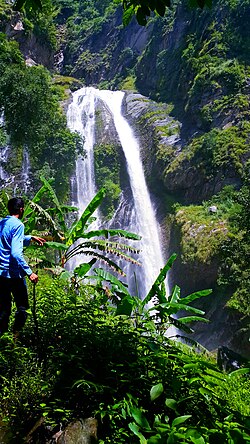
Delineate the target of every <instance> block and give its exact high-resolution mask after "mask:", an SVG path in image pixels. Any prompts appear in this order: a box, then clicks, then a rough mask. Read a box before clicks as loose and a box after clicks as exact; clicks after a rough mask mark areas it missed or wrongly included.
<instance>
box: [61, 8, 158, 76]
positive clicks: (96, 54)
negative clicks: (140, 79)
mask: <svg viewBox="0 0 250 444" xmlns="http://www.w3.org/2000/svg"><path fill="white" fill-rule="evenodd" d="M76 20H78V19H76ZM121 23H122V9H121V8H118V9H116V10H115V12H114V13H112V14H111V15H109V16H108V17H107V18H106V19H105V20H104V21H103V22H102V24H101V26H100V27H99V28H97V29H96V30H94V29H90V30H88V31H87V32H86V33H85V35H84V36H82V38H81V45H80V46H79V47H78V48H76V50H75V51H72V48H71V47H70V45H68V44H67V43H66V45H65V48H64V62H63V67H62V73H65V72H66V73H67V74H70V75H72V76H75V77H78V78H82V79H84V81H85V83H86V85H91V84H92V85H93V84H98V83H100V82H104V81H105V82H107V81H112V82H113V83H115V79H116V81H119V79H122V78H124V77H126V73H127V70H128V69H130V68H132V67H133V66H134V65H135V63H136V60H137V58H138V56H139V55H140V54H141V53H142V51H143V49H144V47H145V45H146V42H147V41H148V39H149V38H150V33H151V30H152V27H151V26H149V27H147V28H144V27H141V26H139V25H138V23H137V22H136V21H135V20H133V21H132V22H131V23H130V24H129V25H128V26H127V27H122V26H121Z"/></svg>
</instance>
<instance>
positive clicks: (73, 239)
mask: <svg viewBox="0 0 250 444" xmlns="http://www.w3.org/2000/svg"><path fill="white" fill-rule="evenodd" d="M42 182H43V186H42V187H41V189H40V190H39V191H38V192H37V194H36V195H35V197H34V198H33V199H32V201H30V202H29V204H28V205H27V206H26V209H25V213H24V218H25V220H26V228H27V229H28V230H29V231H31V230H32V229H34V227H35V226H37V224H39V223H40V225H41V226H43V225H45V226H49V228H50V231H51V233H52V240H48V241H47V242H46V244H45V246H47V247H49V248H53V249H55V250H56V251H57V252H58V253H59V257H60V265H61V267H62V269H63V268H64V267H65V264H66V263H67V262H68V261H69V260H70V259H72V258H73V257H75V256H79V257H80V256H84V257H85V258H86V257H88V256H90V257H91V259H90V261H89V262H83V263H82V264H80V265H79V266H78V267H77V268H76V269H75V271H74V274H77V276H79V277H81V278H82V277H84V276H85V275H86V273H87V272H88V271H89V270H90V268H91V267H92V266H93V265H94V263H95V262H96V261H101V262H104V263H105V264H106V265H107V266H108V267H110V268H111V269H113V270H115V271H116V272H117V273H119V274H121V275H124V272H123V270H122V269H121V267H120V266H119V265H117V264H116V262H115V261H114V260H113V259H111V258H110V255H112V256H116V257H117V258H119V259H123V260H125V261H129V262H132V263H133V264H137V265H139V262H138V261H137V260H136V259H134V258H133V257H132V256H131V254H138V253H139V250H138V249H137V248H134V247H133V246H130V245H128V244H126V243H124V242H123V243H122V242H120V240H119V238H124V239H127V240H136V241H138V240H140V239H141V237H140V236H139V235H137V234H135V233H131V232H128V231H125V230H118V229H117V230H116V229H106V228H103V229H100V230H91V223H92V222H93V221H94V220H95V218H94V217H93V213H94V212H95V210H96V209H97V208H98V207H99V205H100V204H101V202H102V200H103V198H104V196H105V189H104V188H101V189H100V190H99V191H98V192H97V194H96V195H95V196H94V198H93V199H92V200H91V202H90V203H89V205H88V206H87V208H86V209H85V210H84V211H83V213H82V214H81V216H80V218H79V219H78V220H75V221H74V222H73V223H72V224H71V225H70V226H69V225H68V224H69V219H70V218H69V217H68V214H69V213H70V212H72V211H73V212H76V211H77V208H75V207H71V206H67V205H63V206H62V205H61V204H60V202H59V200H58V198H57V196H56V193H55V192H54V190H53V188H52V186H51V184H50V183H49V182H48V181H47V180H46V179H44V178H42ZM45 194H46V195H47V197H48V198H49V201H50V202H51V203H52V204H53V207H51V208H47V209H46V210H45V209H43V208H42V206H41V205H40V202H41V199H42V198H44V195H45Z"/></svg>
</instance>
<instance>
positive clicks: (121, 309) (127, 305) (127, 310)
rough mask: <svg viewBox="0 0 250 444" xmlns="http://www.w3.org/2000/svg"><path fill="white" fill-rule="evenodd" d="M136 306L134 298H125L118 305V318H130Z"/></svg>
mask: <svg viewBox="0 0 250 444" xmlns="http://www.w3.org/2000/svg"><path fill="white" fill-rule="evenodd" d="M134 305H135V301H134V299H133V298H132V296H125V297H123V298H122V300H121V301H120V302H119V303H118V305H117V309H116V312H115V314H116V316H120V315H126V316H130V315H131V313H132V310H133V307H134Z"/></svg>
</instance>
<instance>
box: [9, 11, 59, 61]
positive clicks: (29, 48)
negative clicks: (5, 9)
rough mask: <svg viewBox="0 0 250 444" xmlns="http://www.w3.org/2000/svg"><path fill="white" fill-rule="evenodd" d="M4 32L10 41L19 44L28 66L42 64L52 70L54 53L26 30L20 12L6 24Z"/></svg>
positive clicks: (14, 14) (13, 15)
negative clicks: (12, 40)
mask: <svg viewBox="0 0 250 444" xmlns="http://www.w3.org/2000/svg"><path fill="white" fill-rule="evenodd" d="M4 32H5V33H6V36H7V37H8V38H9V39H14V40H16V41H17V42H18V43H19V48H20V51H21V52H22V54H23V55H24V58H25V60H26V64H27V65H28V66H33V65H34V64H40V65H44V66H46V68H48V69H52V68H53V66H54V51H52V50H51V48H49V47H47V46H46V45H44V42H42V41H41V39H39V38H38V37H37V36H35V34H34V33H33V32H32V31H30V30H27V29H26V26H25V23H24V21H23V19H22V15H21V13H20V12H15V13H12V15H11V17H10V20H9V21H7V22H6V25H5V29H4Z"/></svg>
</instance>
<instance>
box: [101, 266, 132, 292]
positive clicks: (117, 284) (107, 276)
mask: <svg viewBox="0 0 250 444" xmlns="http://www.w3.org/2000/svg"><path fill="white" fill-rule="evenodd" d="M94 272H95V273H96V274H97V276H99V277H100V278H102V280H104V281H107V282H109V283H110V284H112V285H113V286H114V287H115V289H116V288H117V289H118V290H119V292H120V293H121V294H123V295H124V296H130V294H129V291H128V289H127V287H126V284H123V283H122V282H121V281H120V280H119V279H117V278H116V277H115V276H114V275H113V274H111V273H109V272H108V271H106V270H103V269H102V268H95V269H94Z"/></svg>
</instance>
